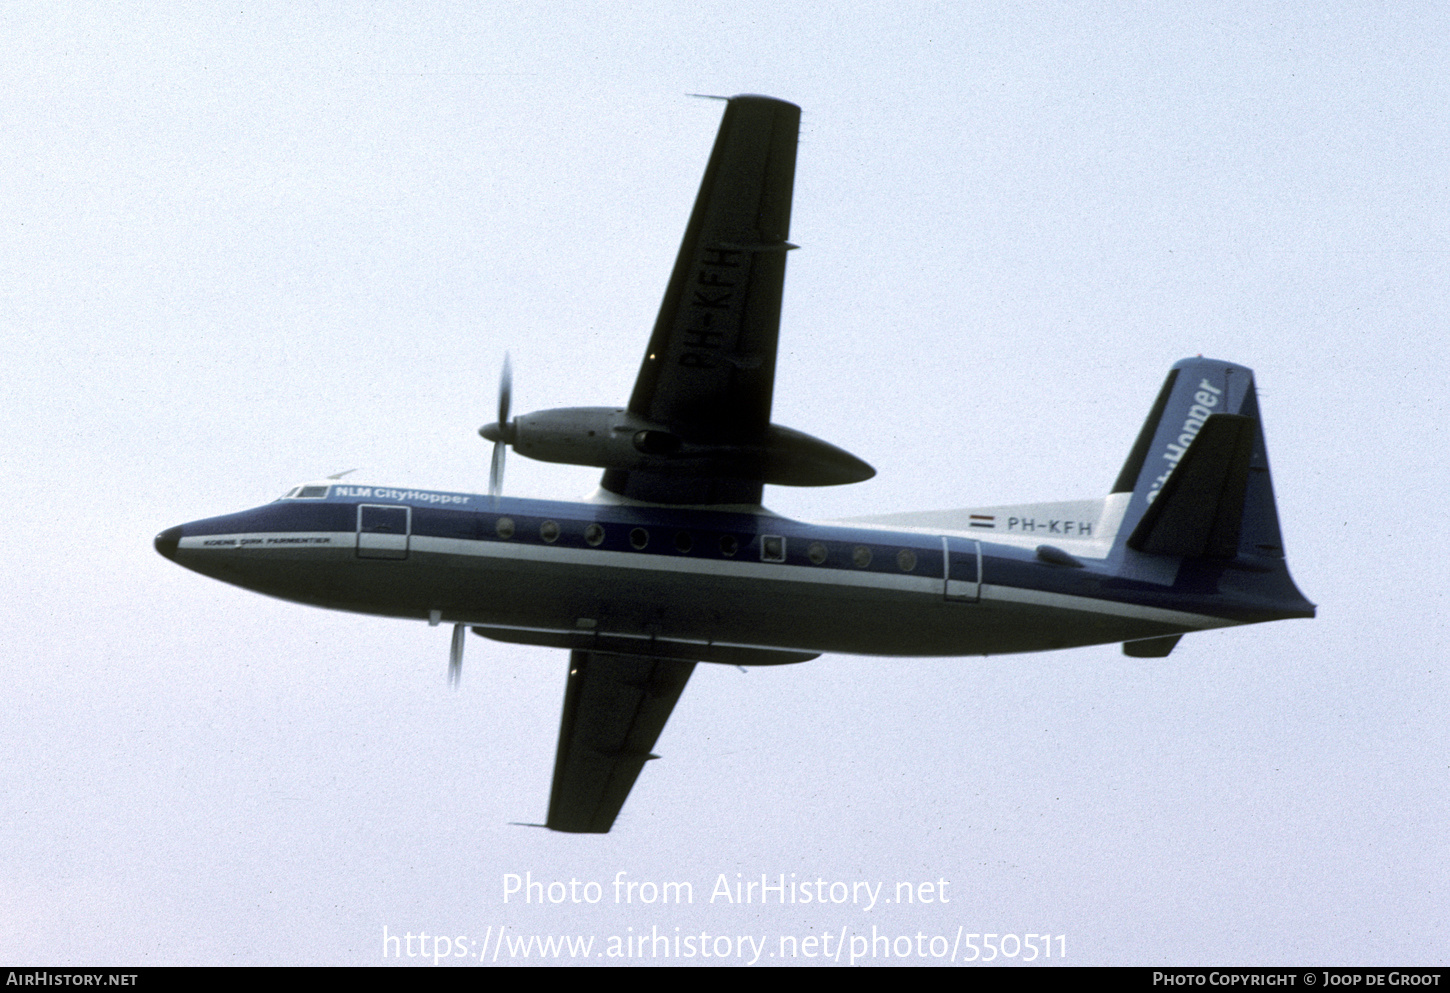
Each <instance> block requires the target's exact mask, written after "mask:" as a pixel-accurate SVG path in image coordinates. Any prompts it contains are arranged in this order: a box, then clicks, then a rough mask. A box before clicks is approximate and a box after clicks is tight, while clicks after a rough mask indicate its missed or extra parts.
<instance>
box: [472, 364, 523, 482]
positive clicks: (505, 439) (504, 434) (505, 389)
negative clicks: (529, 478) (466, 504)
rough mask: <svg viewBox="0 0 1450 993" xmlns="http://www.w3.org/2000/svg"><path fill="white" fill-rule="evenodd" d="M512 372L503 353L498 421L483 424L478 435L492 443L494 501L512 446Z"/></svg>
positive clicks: (499, 382) (490, 472) (491, 474)
mask: <svg viewBox="0 0 1450 993" xmlns="http://www.w3.org/2000/svg"><path fill="white" fill-rule="evenodd" d="M513 393H514V372H513V366H512V365H511V364H510V363H509V356H508V352H504V353H503V374H502V375H500V376H499V379H498V420H497V421H494V422H493V423H492V424H485V425H484V426H483V427H481V428H479V429H478V433H479V434H481V435H483V436H484V437H485V438H487V439H488V440H489V441H491V442H493V464H492V465H491V466H490V467H489V470H488V494H489V496H491V497H493V498H494V500H495V501H497V500H498V496H499V494H500V493H502V492H503V462H504V455H505V453H506V452H507V451H508V446H509V445H511V444H513V441H514V436H515V431H514V425H513V422H512V421H510V420H509V406H510V404H511V403H512V402H513Z"/></svg>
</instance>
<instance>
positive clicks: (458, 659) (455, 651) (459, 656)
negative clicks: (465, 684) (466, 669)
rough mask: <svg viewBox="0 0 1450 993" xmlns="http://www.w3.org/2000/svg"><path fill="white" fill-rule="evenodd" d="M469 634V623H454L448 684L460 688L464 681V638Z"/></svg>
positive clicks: (449, 657) (449, 656) (449, 652)
mask: <svg viewBox="0 0 1450 993" xmlns="http://www.w3.org/2000/svg"><path fill="white" fill-rule="evenodd" d="M467 636H468V625H466V624H455V625H453V646H452V647H451V648H450V649H449V650H448V685H449V686H451V687H453V689H455V690H456V689H458V684H459V683H461V682H462V681H463V640H464V638H466V637H467Z"/></svg>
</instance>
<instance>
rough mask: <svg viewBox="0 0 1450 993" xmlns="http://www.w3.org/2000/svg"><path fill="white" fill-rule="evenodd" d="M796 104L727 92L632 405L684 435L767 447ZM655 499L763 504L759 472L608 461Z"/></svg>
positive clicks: (614, 480) (630, 493)
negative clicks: (680, 470) (625, 465)
mask: <svg viewBox="0 0 1450 993" xmlns="http://www.w3.org/2000/svg"><path fill="white" fill-rule="evenodd" d="M800 114H801V112H800V108H799V107H797V106H796V105H795V104H791V103H786V102H785V101H784V100H774V99H771V98H769V97H759V96H738V97H733V98H731V99H730V101H729V102H728V104H727V105H726V108H725V117H724V119H723V120H722V121H721V122H720V133H719V136H718V137H717V138H716V139H715V149H714V151H713V152H712V153H711V154H710V164H709V166H708V167H706V169H705V178H704V181H703V182H702V183H701V184H700V193H699V196H698V197H697V198H696V200H695V209H694V211H693V213H691V215H690V223H689V226H688V227H687V228H686V229H685V238H684V242H683V243H682V244H681V245H680V254H679V256H678V257H677V258H676V260H675V268H674V272H673V273H672V274H671V276H670V282H669V286H668V288H667V289H666V290H665V297H664V302H663V303H662V304H661V305H660V313H659V318H658V319H657V320H656V322H655V328H654V334H653V335H651V337H650V342H649V348H648V350H646V352H645V358H644V363H643V365H641V367H640V370H639V378H638V379H637V380H636V382H635V386H634V394H633V395H632V396H631V397H630V400H629V411H630V413H632V414H636V415H638V416H640V417H642V418H644V419H646V420H647V421H650V422H652V423H655V424H659V425H662V426H664V427H666V428H667V429H668V430H669V431H670V432H672V433H673V434H675V435H677V436H679V437H680V438H683V439H686V440H687V441H694V442H700V443H705V444H725V445H747V446H748V445H760V444H763V443H764V441H765V439H766V433H767V430H768V428H769V427H770V404H771V394H772V391H773V389H774V386H775V355H776V341H777V339H778V337H779V333H780V300H781V290H782V288H783V286H784V284H785V255H786V252H787V250H789V249H791V248H794V247H795V246H794V245H791V244H789V243H788V242H787V241H786V236H787V234H789V231H790V205H791V194H792V190H793V188H794V183H795V158H796V139H797V135H798V133H799V131H800ZM603 485H604V488H605V489H607V490H610V491H612V492H614V493H618V494H620V495H622V496H627V497H633V498H635V499H640V500H649V501H653V502H660V503H759V502H760V495H761V483H760V482H759V481H758V480H751V479H740V478H730V477H725V476H712V475H709V474H708V473H707V474H700V475H695V476H687V477H682V476H680V475H678V474H673V475H666V474H662V473H652V472H648V471H639V470H623V469H611V470H609V471H607V472H606V473H605V474H604V483H603Z"/></svg>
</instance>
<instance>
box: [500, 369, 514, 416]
mask: <svg viewBox="0 0 1450 993" xmlns="http://www.w3.org/2000/svg"><path fill="white" fill-rule="evenodd" d="M513 396H514V370H513V364H512V363H511V362H509V353H508V352H504V353H503V374H502V375H500V376H499V377H498V425H499V427H500V428H502V427H504V425H506V424H508V422H509V407H510V405H511V404H512V403H513Z"/></svg>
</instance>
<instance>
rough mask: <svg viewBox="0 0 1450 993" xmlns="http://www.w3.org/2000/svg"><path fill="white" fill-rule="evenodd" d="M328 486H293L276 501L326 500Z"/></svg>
mask: <svg viewBox="0 0 1450 993" xmlns="http://www.w3.org/2000/svg"><path fill="white" fill-rule="evenodd" d="M329 489H331V487H329V486H294V487H292V489H290V490H288V491H287V492H286V493H284V494H282V495H281V496H280V497H278V498H277V499H278V500H326V499H327V491H328V490H329Z"/></svg>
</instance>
